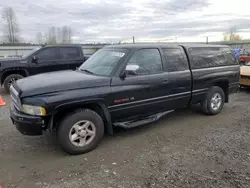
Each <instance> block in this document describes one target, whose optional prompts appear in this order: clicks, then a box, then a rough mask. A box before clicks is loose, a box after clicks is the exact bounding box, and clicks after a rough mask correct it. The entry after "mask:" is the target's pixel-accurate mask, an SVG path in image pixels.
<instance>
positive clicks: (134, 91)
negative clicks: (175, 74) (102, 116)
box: [109, 49, 169, 120]
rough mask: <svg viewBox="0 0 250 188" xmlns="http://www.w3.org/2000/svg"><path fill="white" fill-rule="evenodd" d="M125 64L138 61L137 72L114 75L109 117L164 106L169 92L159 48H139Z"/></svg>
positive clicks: (150, 110)
mask: <svg viewBox="0 0 250 188" xmlns="http://www.w3.org/2000/svg"><path fill="white" fill-rule="evenodd" d="M127 65H137V66H138V67H139V69H138V70H137V71H136V74H129V73H127V75H126V77H125V78H120V77H114V78H112V83H111V97H110V98H111V99H112V101H110V104H111V105H110V106H109V110H110V113H111V116H112V118H114V119H116V120H117V119H123V118H128V117H133V116H138V115H146V114H151V113H155V112H157V111H161V110H162V109H164V108H165V107H166V106H165V104H164V103H165V101H166V97H167V95H168V93H169V88H168V75H167V73H166V72H164V71H163V65H162V58H161V55H160V51H159V49H139V50H137V51H135V52H134V54H133V56H132V57H131V58H130V60H129V61H128V63H127Z"/></svg>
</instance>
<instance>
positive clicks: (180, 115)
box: [44, 105, 203, 156]
mask: <svg viewBox="0 0 250 188" xmlns="http://www.w3.org/2000/svg"><path fill="white" fill-rule="evenodd" d="M197 114H199V115H200V114H201V115H203V114H202V113H201V111H200V108H199V105H194V106H191V107H189V108H185V109H178V110H176V111H174V112H172V113H170V114H167V115H166V116H164V117H162V118H161V119H159V120H158V121H156V122H154V123H149V124H145V125H142V126H139V127H134V128H131V129H124V128H120V127H115V128H114V135H108V134H105V136H104V139H103V141H102V142H101V143H100V145H99V146H98V148H97V149H96V150H98V149H101V148H102V147H103V148H107V147H108V146H109V145H114V144H115V142H117V141H118V140H120V139H121V138H123V137H129V136H130V137H131V136H141V135H145V134H149V133H151V132H155V130H157V129H159V128H161V127H163V126H168V127H169V126H170V127H171V126H174V125H173V124H176V120H184V119H185V118H184V117H187V116H197ZM44 137H45V138H44V139H46V147H50V149H49V150H53V151H54V152H55V153H58V154H57V155H62V156H67V154H66V153H64V152H63V151H62V149H61V148H60V146H59V144H58V141H57V137H56V132H53V133H45V135H44ZM45 150H47V149H45ZM101 150H102V149H101ZM44 152H45V151H44ZM55 153H54V154H55Z"/></svg>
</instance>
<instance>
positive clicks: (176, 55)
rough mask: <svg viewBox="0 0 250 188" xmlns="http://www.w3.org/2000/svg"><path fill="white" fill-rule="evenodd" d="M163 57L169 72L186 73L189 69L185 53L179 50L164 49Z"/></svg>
mask: <svg viewBox="0 0 250 188" xmlns="http://www.w3.org/2000/svg"><path fill="white" fill-rule="evenodd" d="M162 51H163V55H164V58H165V62H166V65H165V67H166V69H167V71H168V72H177V71H185V70H188V69H189V65H188V61H187V58H186V55H185V54H184V51H183V50H181V49H179V48H163V49H162Z"/></svg>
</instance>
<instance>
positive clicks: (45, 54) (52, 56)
mask: <svg viewBox="0 0 250 188" xmlns="http://www.w3.org/2000/svg"><path fill="white" fill-rule="evenodd" d="M34 56H35V57H36V60H35V61H34V60H33V61H32V62H31V63H30V67H29V68H30V71H29V72H30V74H31V75H34V74H39V73H44V72H52V71H56V70H57V69H58V63H57V62H58V53H57V49H56V48H54V47H47V48H43V49H42V50H39V51H38V52H37V53H35V54H34Z"/></svg>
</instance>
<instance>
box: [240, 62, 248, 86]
mask: <svg viewBox="0 0 250 188" xmlns="http://www.w3.org/2000/svg"><path fill="white" fill-rule="evenodd" d="M240 86H241V87H249V86H250V62H248V63H246V64H245V65H243V66H241V67H240Z"/></svg>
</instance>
